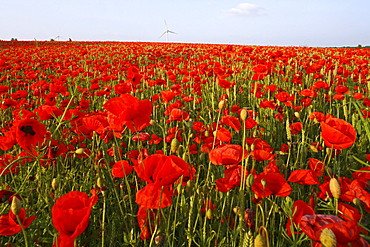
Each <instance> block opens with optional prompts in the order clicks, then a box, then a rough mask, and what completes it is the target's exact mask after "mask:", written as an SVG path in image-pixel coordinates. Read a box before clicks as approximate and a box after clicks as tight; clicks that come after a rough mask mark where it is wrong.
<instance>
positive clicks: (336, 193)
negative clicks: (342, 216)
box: [329, 178, 341, 199]
mask: <svg viewBox="0 0 370 247" xmlns="http://www.w3.org/2000/svg"><path fill="white" fill-rule="evenodd" d="M329 189H330V192H331V194H332V195H333V197H334V198H336V199H338V198H339V197H340V194H341V191H340V185H339V182H338V180H337V179H336V178H331V179H330V182H329Z"/></svg>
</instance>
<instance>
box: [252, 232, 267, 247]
mask: <svg viewBox="0 0 370 247" xmlns="http://www.w3.org/2000/svg"><path fill="white" fill-rule="evenodd" d="M265 246H267V245H266V240H265V238H264V237H263V236H262V235H261V234H258V235H257V236H256V238H255V239H254V247H265Z"/></svg>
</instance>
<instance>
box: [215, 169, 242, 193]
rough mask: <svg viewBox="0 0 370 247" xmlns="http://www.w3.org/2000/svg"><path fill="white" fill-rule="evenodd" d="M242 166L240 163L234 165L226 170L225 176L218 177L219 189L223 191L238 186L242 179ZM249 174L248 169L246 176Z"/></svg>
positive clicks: (217, 184)
mask: <svg viewBox="0 0 370 247" xmlns="http://www.w3.org/2000/svg"><path fill="white" fill-rule="evenodd" d="M241 171H242V167H241V166H240V165H237V166H232V167H230V168H228V169H226V170H225V171H224V177H223V178H219V179H216V186H217V189H218V190H219V191H221V192H224V193H225V192H228V191H230V190H231V189H233V188H235V187H238V186H239V185H240V181H241ZM247 176H248V171H246V174H245V177H247Z"/></svg>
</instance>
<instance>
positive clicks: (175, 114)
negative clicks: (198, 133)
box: [169, 108, 190, 122]
mask: <svg viewBox="0 0 370 247" xmlns="http://www.w3.org/2000/svg"><path fill="white" fill-rule="evenodd" d="M189 118H190V116H189V113H187V112H186V111H184V110H181V109H179V108H174V109H172V111H171V114H170V118H169V120H170V121H178V122H182V121H184V120H185V121H188V120H189Z"/></svg>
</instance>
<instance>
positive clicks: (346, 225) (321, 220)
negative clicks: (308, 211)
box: [300, 214, 369, 247]
mask: <svg viewBox="0 0 370 247" xmlns="http://www.w3.org/2000/svg"><path fill="white" fill-rule="evenodd" d="M300 226H301V229H302V231H303V232H304V233H305V234H306V235H307V236H308V237H309V238H310V239H312V240H313V241H316V242H318V243H320V235H321V232H322V231H323V229H325V228H328V229H330V230H332V231H333V233H334V234H335V237H336V240H337V246H349V245H348V244H351V245H350V246H359V247H361V246H369V245H368V244H367V243H366V242H363V240H362V238H361V237H360V234H359V227H358V225H357V223H356V222H355V221H345V220H342V219H340V218H339V217H337V216H334V215H321V214H317V215H305V216H303V217H302V218H301V221H300ZM362 243H365V245H363V244H362Z"/></svg>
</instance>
